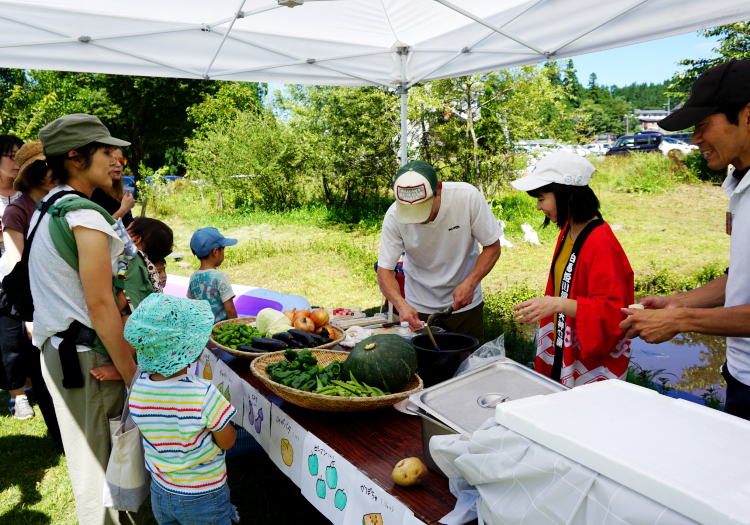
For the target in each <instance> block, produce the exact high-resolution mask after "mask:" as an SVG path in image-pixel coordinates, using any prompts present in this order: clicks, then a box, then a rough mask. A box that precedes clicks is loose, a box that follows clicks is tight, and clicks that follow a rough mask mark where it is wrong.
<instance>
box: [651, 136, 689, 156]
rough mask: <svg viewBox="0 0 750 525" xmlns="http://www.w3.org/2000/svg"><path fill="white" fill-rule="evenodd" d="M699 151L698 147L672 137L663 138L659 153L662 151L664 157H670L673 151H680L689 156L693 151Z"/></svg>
mask: <svg viewBox="0 0 750 525" xmlns="http://www.w3.org/2000/svg"><path fill="white" fill-rule="evenodd" d="M697 149H698V146H693V145H692V144H685V143H684V142H683V141H681V140H677V139H675V138H672V137H671V136H669V137H662V139H661V144H659V151H661V152H662V153H663V154H664V155H668V154H669V152H670V151H672V150H676V151H679V152H680V153H681V154H683V155H689V154H690V153H691V152H692V151H695V150H697Z"/></svg>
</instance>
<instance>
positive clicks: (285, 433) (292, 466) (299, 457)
mask: <svg viewBox="0 0 750 525" xmlns="http://www.w3.org/2000/svg"><path fill="white" fill-rule="evenodd" d="M306 437H307V430H305V429H304V428H302V427H301V426H299V425H298V424H297V422H296V421H294V420H293V419H292V418H290V417H289V416H287V415H286V414H285V413H284V411H283V410H281V409H280V408H279V407H277V406H274V407H273V412H272V414H271V445H270V451H269V452H268V455H269V456H270V458H271V461H273V462H274V464H275V465H276V466H277V467H279V470H281V472H283V473H284V474H286V475H287V476H288V477H289V479H291V480H292V481H293V482H294V484H295V485H297V486H298V487H299V486H300V475H301V473H302V465H303V464H304V463H306V461H307V460H306V458H305V457H303V454H304V448H305V439H306Z"/></svg>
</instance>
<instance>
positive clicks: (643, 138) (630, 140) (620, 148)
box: [607, 133, 663, 155]
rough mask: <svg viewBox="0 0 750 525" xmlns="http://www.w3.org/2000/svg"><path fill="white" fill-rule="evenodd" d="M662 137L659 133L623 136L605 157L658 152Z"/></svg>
mask: <svg viewBox="0 0 750 525" xmlns="http://www.w3.org/2000/svg"><path fill="white" fill-rule="evenodd" d="M662 137H663V135H662V134H661V133H641V134H640V135H625V136H624V137H620V138H619V139H617V142H615V145H614V146H612V147H611V148H610V149H609V151H607V155H628V154H630V153H631V152H643V153H648V152H660V150H659V145H660V144H661V141H662Z"/></svg>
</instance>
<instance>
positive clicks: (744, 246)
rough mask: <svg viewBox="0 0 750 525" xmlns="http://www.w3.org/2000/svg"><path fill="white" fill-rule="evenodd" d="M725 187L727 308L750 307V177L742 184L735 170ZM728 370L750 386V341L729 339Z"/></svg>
mask: <svg viewBox="0 0 750 525" xmlns="http://www.w3.org/2000/svg"><path fill="white" fill-rule="evenodd" d="M721 187H722V188H723V189H724V193H726V194H727V195H728V196H729V212H730V213H731V214H732V235H731V240H730V242H729V275H728V276H727V277H728V278H727V287H726V290H725V292H724V307H730V306H738V305H741V304H750V191H748V187H750V175H745V177H743V179H742V180H741V181H738V180H737V179H736V178H735V177H734V170H732V172H730V173H729V175H728V176H727V178H726V179H725V180H724V184H723V185H722V186H721ZM727 367H728V368H729V373H730V374H732V376H733V377H734V378H735V379H737V380H738V381H740V382H742V383H744V384H746V385H748V386H750V338H748V337H727Z"/></svg>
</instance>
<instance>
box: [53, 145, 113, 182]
mask: <svg viewBox="0 0 750 525" xmlns="http://www.w3.org/2000/svg"><path fill="white" fill-rule="evenodd" d="M113 147H114V146H110V145H107V144H102V143H101V142H90V143H88V144H86V145H85V146H81V147H78V148H74V150H75V151H76V152H78V154H79V155H80V156H81V157H82V158H83V169H84V170H85V169H88V168H89V167H90V166H91V161H92V160H93V158H94V154H95V153H96V152H97V151H99V150H100V149H103V148H113ZM71 151H73V150H71ZM68 153H69V152H66V153H61V154H60V155H53V156H51V157H47V165H48V166H49V167H50V169H51V170H52V178H53V179H54V180H57V181H59V182H60V184H67V183H68V179H69V178H70V174H69V173H68V171H67V170H66V169H65V161H66V160H68V159H69V158H70V157H68Z"/></svg>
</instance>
